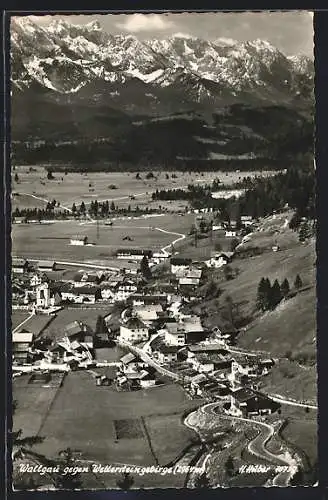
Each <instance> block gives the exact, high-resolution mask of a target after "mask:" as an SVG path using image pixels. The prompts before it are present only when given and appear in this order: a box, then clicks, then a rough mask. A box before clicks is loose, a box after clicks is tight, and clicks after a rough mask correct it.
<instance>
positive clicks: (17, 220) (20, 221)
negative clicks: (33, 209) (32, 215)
mask: <svg viewBox="0 0 328 500" xmlns="http://www.w3.org/2000/svg"><path fill="white" fill-rule="evenodd" d="M13 224H26V217H17V216H14V217H13Z"/></svg>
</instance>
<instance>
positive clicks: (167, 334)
mask: <svg viewBox="0 0 328 500" xmlns="http://www.w3.org/2000/svg"><path fill="white" fill-rule="evenodd" d="M163 333H164V339H165V343H166V344H168V345H170V346H184V345H185V343H186V338H185V329H184V327H183V325H181V324H180V323H177V322H174V323H173V322H172V323H165V325H164V327H163Z"/></svg>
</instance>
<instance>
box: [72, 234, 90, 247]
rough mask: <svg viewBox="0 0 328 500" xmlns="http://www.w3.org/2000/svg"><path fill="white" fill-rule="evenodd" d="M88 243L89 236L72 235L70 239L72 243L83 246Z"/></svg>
mask: <svg viewBox="0 0 328 500" xmlns="http://www.w3.org/2000/svg"><path fill="white" fill-rule="evenodd" d="M87 243H88V237H87V236H72V237H71V239H70V245H79V246H83V245H86V244H87Z"/></svg>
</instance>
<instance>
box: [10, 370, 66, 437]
mask: <svg viewBox="0 0 328 500" xmlns="http://www.w3.org/2000/svg"><path fill="white" fill-rule="evenodd" d="M29 376H30V375H23V376H22V377H19V378H17V379H15V380H14V381H13V401H15V402H17V409H16V410H15V414H14V416H13V429H14V430H15V431H17V430H18V429H22V437H32V436H36V435H38V433H39V430H40V429H41V426H42V423H43V421H44V419H45V418H46V416H47V414H48V411H49V409H50V407H51V404H52V402H53V400H54V398H55V396H56V393H57V390H58V388H56V387H51V388H50V387H49V388H40V387H38V386H33V385H32V384H29V385H27V380H28V378H29ZM40 436H44V434H43V433H42V432H41V433H40Z"/></svg>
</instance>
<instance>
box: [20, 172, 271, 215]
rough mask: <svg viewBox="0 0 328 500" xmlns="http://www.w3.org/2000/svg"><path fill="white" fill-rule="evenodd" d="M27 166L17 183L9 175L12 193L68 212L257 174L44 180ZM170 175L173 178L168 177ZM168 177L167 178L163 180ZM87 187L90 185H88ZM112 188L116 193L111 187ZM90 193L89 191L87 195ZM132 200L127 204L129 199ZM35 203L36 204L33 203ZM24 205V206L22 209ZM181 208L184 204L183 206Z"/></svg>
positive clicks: (141, 201) (75, 175)
mask: <svg viewBox="0 0 328 500" xmlns="http://www.w3.org/2000/svg"><path fill="white" fill-rule="evenodd" d="M29 168H30V167H27V166H16V169H15V173H17V174H18V176H19V182H18V183H17V182H15V181H14V174H13V175H12V190H13V192H16V193H17V192H18V193H22V194H23V193H24V194H33V195H34V196H37V197H40V198H44V199H47V200H53V199H55V200H56V201H59V202H60V203H61V205H63V206H67V207H68V208H71V206H72V204H73V202H75V203H76V204H80V203H81V202H82V201H84V203H86V204H87V203H89V202H90V201H92V200H94V199H96V198H97V199H98V200H109V201H111V200H113V201H114V202H115V203H116V201H117V202H118V204H119V206H122V207H123V206H127V205H131V207H133V206H136V205H139V206H142V205H143V204H144V203H146V202H147V204H148V203H149V201H150V200H151V193H152V192H153V191H155V190H156V189H159V190H161V189H174V188H186V187H187V186H188V184H203V183H211V182H213V181H214V180H215V179H217V178H219V179H220V180H221V182H222V184H224V185H230V184H232V183H234V182H236V181H238V180H241V179H242V178H244V177H247V176H250V177H254V176H255V175H258V174H259V172H202V173H197V172H190V173H189V172H168V173H166V172H162V171H161V172H154V178H152V179H146V175H147V173H146V172H141V173H140V177H141V178H140V179H136V172H134V173H132V172H88V173H86V174H84V173H83V174H81V173H72V172H70V173H68V174H67V175H64V173H61V172H60V173H59V172H57V173H55V174H54V177H55V179H53V180H48V179H47V172H46V170H45V169H44V168H43V167H39V166H35V167H33V169H34V171H32V172H29ZM272 173H273V172H270V171H268V172H261V175H262V176H267V175H272ZM172 175H174V176H176V177H172ZM167 177H168V178H167ZM90 184H91V185H90ZM113 186H116V189H112V188H111V187H113ZM90 190H92V191H90ZM131 195H133V196H135V197H136V199H135V200H130V196H131ZM14 199H15V205H14V207H16V206H18V207H19V208H23V207H25V208H28V207H31V206H34V207H37V206H39V205H30V204H29V203H30V201H28V200H27V198H23V197H14ZM34 201H35V202H36V203H37V200H34ZM26 203H27V205H26ZM184 205H185V204H184Z"/></svg>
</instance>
